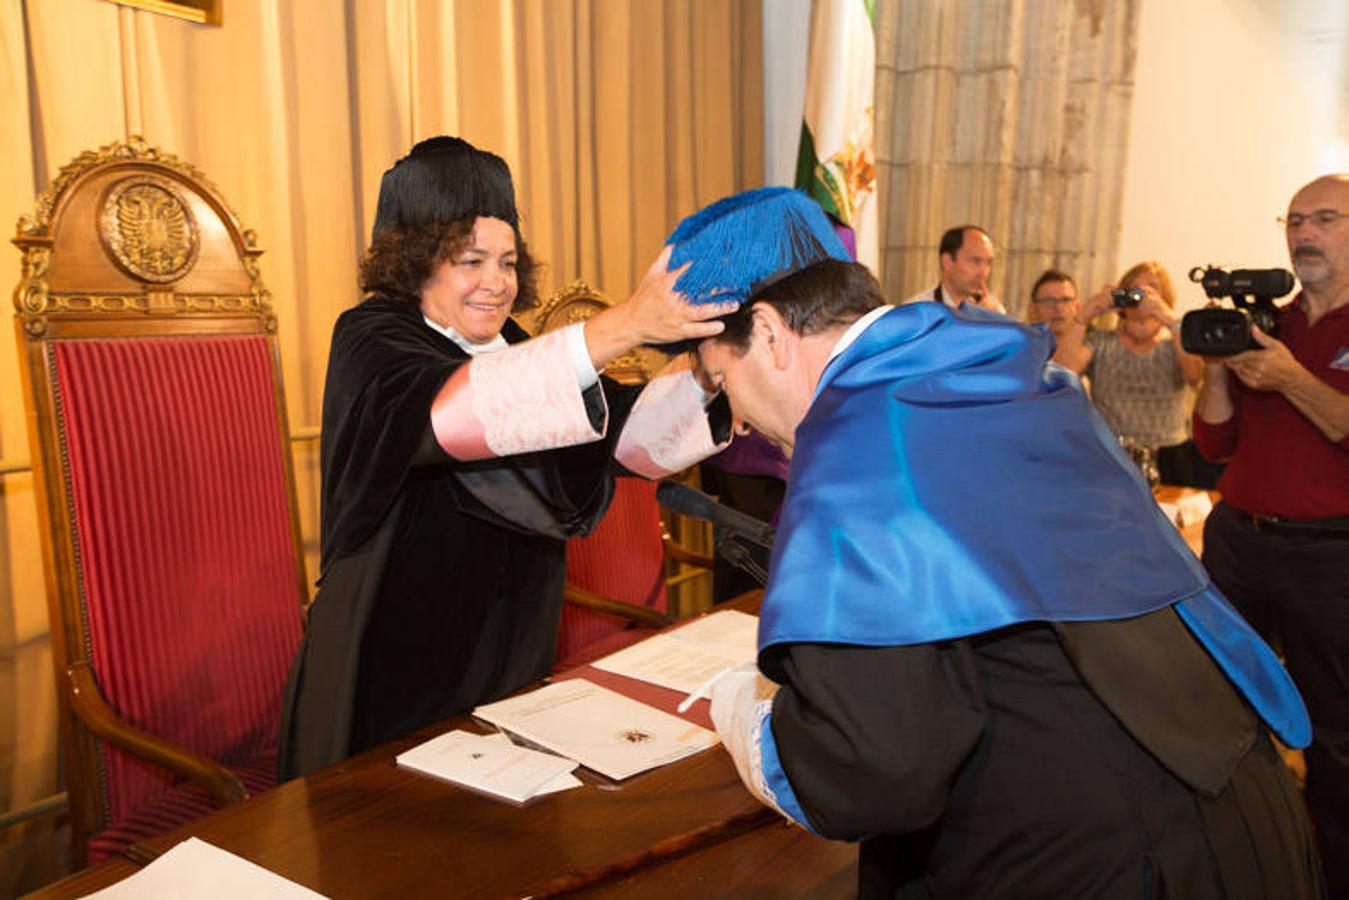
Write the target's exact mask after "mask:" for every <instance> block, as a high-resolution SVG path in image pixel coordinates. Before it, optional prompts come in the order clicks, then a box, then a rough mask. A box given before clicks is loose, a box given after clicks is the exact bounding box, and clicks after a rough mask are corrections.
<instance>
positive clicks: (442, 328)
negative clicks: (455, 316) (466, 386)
mask: <svg viewBox="0 0 1349 900" xmlns="http://www.w3.org/2000/svg"><path fill="white" fill-rule="evenodd" d="M422 319H423V321H425V322H426V324H427V325H430V326H431V327H432V328H434V329H435V330H436V331H438V332H440V333H441V334H443V335H445V337H447V338H449V339H450V340H452V341H454V342H455V343H456V344H458V345H459V349H460V350H463V351H464V352H465V353H467V354H468V355H469V356H477V355H478V354H479V353H495V352H496V351H498V350H505V349H506V347H507V346H509V345H508V344H507V343H506V339H505V338H504V337H502V336H501V333H500V332H498V333H497V336H496V337H494V338H492V339H491V340H490V341H485V342H483V343H481V344H475V343H473V342H472V341H470V340H469V339H468V338H466V337H464V336H463V335H462V334H460V333H459V332H457V331H455V330H454V329H453V328H450V327H449V326H448V325H437V324H436V323H435V322H432V321H431V320H430V319H428V318H427V317H426V316H422Z"/></svg>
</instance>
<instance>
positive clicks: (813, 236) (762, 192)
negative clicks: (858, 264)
mask: <svg viewBox="0 0 1349 900" xmlns="http://www.w3.org/2000/svg"><path fill="white" fill-rule="evenodd" d="M666 243H668V244H673V245H674V253H673V254H672V255H671V259H670V268H671V269H678V268H679V267H680V266H682V265H684V263H686V262H689V261H692V263H693V265H691V266H690V267H689V269H688V271H687V272H685V273H684V274H683V275H681V276H680V278H679V280H678V281H677V282H676V283H675V289H676V290H678V291H679V292H680V293H682V294H683V295H684V296H685V297H687V298H688V300H689V302H690V303H693V304H695V305H697V304H701V303H711V302H714V301H722V300H740V301H743V300H745V299H746V298H747V297H749V296H750V295H751V294H752V293H754V291H755V290H756V289H757V288H758V287H760V286H763V285H764V284H767V283H770V282H772V281H775V280H777V279H778V278H780V277H783V276H785V275H787V274H790V273H792V272H796V271H799V270H801V269H804V268H805V267H806V266H809V265H811V264H812V263H817V262H819V261H820V260H823V259H839V260H844V261H848V260H849V259H851V257H849V256H848V252H847V250H845V249H844V247H843V242H842V241H840V240H839V238H838V235H837V234H835V233H834V229H833V226H832V225H831V224H830V223H829V219H828V217H827V216H826V215H825V214H824V211H823V210H822V209H820V206H819V204H817V203H816V202H815V201H814V200H812V199H810V197H808V196H807V195H805V194H804V193H802V192H801V191H798V190H794V189H792V188H787V187H768V188H759V189H757V190H752V191H745V192H743V193H740V194H734V195H732V196H730V197H726V198H725V199H722V200H718V201H717V202H716V203H713V204H712V205H711V206H708V207H706V208H704V209H702V210H699V211H698V212H696V213H694V214H693V215H691V216H689V217H688V218H686V219H684V221H682V222H680V223H679V225H678V226H677V227H676V228H675V230H674V232H673V233H672V234H671V235H670V238H669V240H668V241H666Z"/></svg>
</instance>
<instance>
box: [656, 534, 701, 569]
mask: <svg viewBox="0 0 1349 900" xmlns="http://www.w3.org/2000/svg"><path fill="white" fill-rule="evenodd" d="M660 540H661V544H663V545H664V547H665V555H666V556H668V557H669V558H670V559H673V560H674V561H675V562H678V563H684V564H685V565H688V566H697V567H698V568H700V569H710V568H712V565H713V563H712V557H710V556H702V555H700V554H697V553H694V552H693V551H692V550H685V549H684V548H683V547H682V546H681V545H679V544H678V543H676V542H675V539H674V538H672V537H670V536H669V535H668V534H662V535H661V536H660Z"/></svg>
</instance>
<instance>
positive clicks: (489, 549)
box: [279, 138, 727, 780]
mask: <svg viewBox="0 0 1349 900" xmlns="http://www.w3.org/2000/svg"><path fill="white" fill-rule="evenodd" d="M667 259H668V254H663V255H662V257H661V258H660V259H658V260H657V261H656V263H655V264H654V265H653V266H652V267H651V269H650V270H649V271H648V272H647V274H646V276H645V278H644V279H643V282H642V284H641V285H640V286H639V288H638V290H637V291H636V293H634V294H633V296H632V297H631V298H629V299H628V300H627V301H625V302H624V303H621V304H619V305H617V306H614V307H612V308H610V309H608V310H606V311H604V312H602V313H600V314H598V315H597V316H595V317H594V318H592V319H590V320H588V321H587V322H586V323H585V324H584V325H579V324H578V325H574V326H572V327H571V328H568V329H566V330H564V331H561V332H556V333H553V334H549V335H545V336H543V337H540V338H537V339H533V340H530V339H528V335H527V334H526V333H525V332H524V331H523V330H522V329H521V328H520V327H519V326H518V325H517V324H516V323H515V322H514V321H513V320H512V319H510V318H509V316H510V314H511V312H513V311H519V310H521V309H527V308H529V307H530V306H532V305H533V304H534V302H535V294H534V284H533V265H532V261H531V260H530V257H529V255H528V251H527V249H526V247H525V245H524V242H523V240H522V239H521V238H520V234H519V229H518V220H517V214H516V209H515V199H514V190H513V187H512V184H511V179H510V172H509V169H507V167H506V164H505V162H504V161H502V160H501V159H500V158H499V157H497V156H495V155H493V154H490V153H485V152H483V151H480V150H477V149H476V148H474V147H472V146H471V145H469V144H467V143H466V142H464V141H462V140H459V139H457V138H435V139H432V140H430V141H424V142H422V143H420V144H418V145H417V146H416V147H414V148H413V150H412V152H411V153H410V154H409V155H408V156H407V157H406V158H404V159H403V160H400V161H399V162H398V163H397V164H396V165H395V166H394V167H393V168H391V169H390V170H389V171H388V172H386V173H385V176H384V179H383V182H382V184H381V187H380V200H379V207H378V211H377V215H376V223H375V229H374V239H373V242H372V246H371V248H370V251H369V253H368V254H367V256H366V258H365V259H364V260H363V262H362V267H361V287H362V289H363V290H364V291H365V292H366V294H367V295H368V296H367V299H365V300H364V301H363V302H362V303H361V304H360V305H358V306H356V307H355V308H353V309H350V310H348V311H347V312H345V313H344V314H343V315H342V316H341V317H340V318H339V319H338V321H337V324H336V326H335V327H334V330H333V340H332V349H331V353H330V357H329V363H328V375H327V381H326V384H325V388H324V401H323V438H322V440H323V444H322V481H323V486H322V566H321V568H322V572H321V576H320V580H319V593H318V596H317V597H316V598H315V601H314V603H313V605H312V606H311V608H310V612H309V621H308V626H307V629H306V634H305V639H304V643H303V645H302V646H301V648H300V651H299V653H298V655H297V657H296V660H295V663H294V665H293V667H292V671H291V675H290V680H289V683H288V685H287V692H286V706H285V710H284V715H283V721H282V733H281V752H280V759H279V774H280V777H281V779H282V780H285V779H286V778H290V777H294V776H296V775H301V774H306V773H308V772H311V771H314V770H315V769H317V768H320V767H322V766H324V765H328V764H331V763H334V762H337V761H340V760H342V759H345V758H346V757H347V756H349V755H351V754H352V753H355V752H358V751H360V750H363V749H366V748H368V747H372V746H375V745H377V744H380V743H383V742H385V741H388V740H391V739H393V738H396V737H399V736H402V735H404V734H407V733H408V732H410V731H413V730H415V729H417V728H420V727H423V726H425V725H428V724H430V723H432V722H435V721H437V720H439V719H442V718H445V717H447V716H450V715H454V714H457V713H462V712H466V711H468V710H471V709H472V708H473V707H475V706H477V705H478V704H481V703H484V702H487V701H490V700H493V699H496V698H498V697H501V696H503V695H505V694H508V693H510V692H512V691H515V690H518V689H519V688H522V687H524V686H525V685H527V684H529V683H530V682H532V681H536V680H538V679H539V678H541V677H542V676H544V675H545V674H547V673H548V671H549V670H550V667H551V664H552V660H553V655H554V649H555V645H556V634H557V628H558V622H559V618H560V614H561V603H562V585H563V578H564V575H565V558H564V553H565V540H566V539H567V538H569V537H573V536H576V535H580V534H584V533H586V532H588V531H589V530H590V529H592V528H594V527H595V525H596V524H598V522H599V519H600V517H601V516H602V515H603V514H604V511H605V509H606V508H607V505H608V503H609V500H610V497H611V495H612V490H613V482H612V478H613V475H614V472H615V470H616V469H619V468H626V469H628V470H631V471H634V472H638V473H640V474H643V475H647V476H649V477H650V476H659V475H660V474H662V473H663V472H666V471H673V470H675V469H678V468H681V467H682V466H683V465H687V464H689V463H691V462H694V461H696V458H697V456H698V455H699V454H706V453H710V452H712V451H713V450H714V449H715V446H716V444H717V443H718V439H714V438H713V437H712V431H713V429H712V426H711V425H710V424H709V419H708V417H707V415H706V414H704V413H703V404H704V403H705V402H706V400H707V399H708V398H707V396H706V395H705V394H704V393H703V392H702V391H701V390H700V389H699V388H698V387H697V386H696V384H695V383H694V382H693V381H692V375H691V374H690V373H689V372H688V371H687V366H685V367H684V368H685V371H682V372H679V371H672V372H670V374H669V375H668V377H667V378H666V382H665V390H664V393H663V394H662V400H661V402H660V403H648V404H646V406H645V407H643V406H642V404H641V403H640V402H638V398H637V395H636V392H635V390H634V389H630V388H624V387H622V386H619V385H617V384H616V383H614V382H612V381H610V380H608V379H604V378H600V377H597V376H596V375H595V372H596V371H597V370H599V369H601V368H602V367H603V366H604V365H605V364H606V363H607V362H608V361H610V360H612V359H614V358H616V357H617V356H619V355H620V354H622V353H624V352H627V351H628V350H630V349H632V348H633V347H635V346H638V345H640V344H644V343H663V342H671V341H676V340H682V339H687V338H694V337H698V336H701V335H705V334H709V333H715V332H716V331H718V330H719V329H720V327H721V326H720V325H719V324H717V323H712V322H709V321H706V320H708V319H711V318H713V317H714V316H716V315H721V314H724V313H725V312H726V311H727V310H726V309H724V308H721V307H715V308H713V307H701V308H695V307H690V306H688V305H686V304H685V303H683V302H682V301H681V300H680V298H679V295H678V294H676V293H674V291H673V288H672V285H673V282H674V278H675V276H676V274H677V273H669V272H667V271H666V261H667ZM673 368H674V369H678V368H680V367H679V366H677V365H676V366H674V367H673ZM681 379H682V380H681ZM684 382H688V384H685V383H684ZM672 386H673V388H674V389H673V391H671V389H670V388H671V387H672ZM672 395H673V396H676V397H680V398H684V402H685V405H689V404H691V405H692V406H693V412H692V413H690V411H689V410H686V409H682V408H680V404H679V402H675V401H670V400H669V399H668V398H669V397H670V396H672ZM634 409H636V412H634ZM630 420H631V421H630ZM637 421H640V422H641V427H639V428H631V429H628V431H627V432H625V430H624V427H625V425H629V424H633V423H635V422H637ZM662 421H668V422H669V423H670V427H671V428H675V429H683V430H684V431H686V432H687V431H689V429H693V431H694V433H695V439H694V440H692V441H688V440H684V441H677V442H671V441H669V440H662V437H661V435H660V431H661V423H662ZM698 429H701V431H700V432H699V431H698ZM717 430H718V431H720V432H722V435H721V437H722V438H723V439H724V436H725V434H724V432H725V426H724V425H723V426H722V427H721V428H719V429H717ZM664 437H666V438H668V435H666V436H664ZM672 443H678V444H680V445H681V446H682V447H684V448H689V447H693V448H696V449H695V452H694V458H690V459H683V458H680V459H675V458H673V457H670V455H669V453H668V450H666V449H662V448H668V446H670V445H671V444H672Z"/></svg>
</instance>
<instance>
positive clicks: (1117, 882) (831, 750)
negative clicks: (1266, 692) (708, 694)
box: [760, 608, 1321, 900]
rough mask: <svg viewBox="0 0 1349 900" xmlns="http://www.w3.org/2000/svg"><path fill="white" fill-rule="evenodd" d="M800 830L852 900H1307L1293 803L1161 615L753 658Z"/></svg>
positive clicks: (1224, 697) (1309, 866) (1245, 718)
mask: <svg viewBox="0 0 1349 900" xmlns="http://www.w3.org/2000/svg"><path fill="white" fill-rule="evenodd" d="M760 664H761V665H763V666H764V667H765V671H766V672H771V673H772V674H773V677H774V678H775V679H778V678H780V679H781V680H782V682H783V686H782V688H781V689H780V690H779V692H778V694H777V695H776V697H775V699H774V703H773V714H772V718H771V720H770V722H771V726H772V729H773V737H774V741H775V743H776V746H777V750H778V754H779V758H780V760H781V762H782V766H783V769H784V771H785V772H786V774H787V776H788V778H789V779H790V781H791V784H792V787H793V790H794V792H795V794H796V797H797V799H798V801H799V802H800V804H801V808H802V811H803V812H804V813H805V814H806V817H807V819H808V820H809V823H810V825H811V826H812V827H813V828H814V829H816V830H817V831H818V832H820V833H821V834H823V835H825V836H826V837H831V838H838V839H849V840H860V841H861V851H860V855H859V873H860V885H859V893H860V895H861V896H863V897H899V898H905V900H914V898H946V897H949V898H966V897H980V898H998V897H1027V898H1031V897H1034V898H1038V897H1120V898H1125V897H1128V898H1144V897H1152V898H1161V897H1173V898H1192V897H1230V898H1244V897H1249V898H1281V900H1282V898H1288V900H1292V898H1314V897H1319V896H1321V883H1320V875H1319V866H1318V863H1317V860H1316V857H1315V854H1314V853H1313V851H1312V843H1311V838H1310V835H1309V832H1308V828H1307V822H1306V816H1305V813H1304V811H1303V809H1302V804H1301V799H1300V797H1299V796H1298V794H1297V791H1296V789H1295V788H1294V786H1293V785H1292V781H1291V779H1290V777H1289V775H1288V772H1287V770H1286V769H1285V767H1284V766H1283V763H1282V761H1281V760H1280V759H1279V757H1278V754H1277V753H1276V752H1275V750H1274V748H1273V746H1272V744H1271V742H1270V739H1269V736H1268V734H1267V733H1266V731H1265V729H1264V727H1263V725H1262V724H1261V723H1260V722H1259V720H1258V719H1257V718H1256V716H1255V714H1254V713H1253V712H1252V710H1251V709H1250V707H1249V706H1248V705H1247V704H1246V703H1245V701H1244V700H1243V699H1241V697H1240V696H1239V695H1238V694H1237V692H1236V691H1234V690H1233V689H1232V687H1231V685H1230V684H1229V683H1228V681H1227V680H1226V678H1225V677H1224V676H1223V674H1222V672H1221V670H1219V669H1218V668H1217V666H1215V665H1214V664H1213V663H1212V661H1211V660H1210V659H1209V658H1208V656H1207V655H1206V654H1205V652H1204V651H1203V650H1202V649H1201V648H1200V647H1199V646H1198V645H1197V644H1196V643H1195V641H1194V639H1193V638H1192V637H1190V635H1189V633H1188V631H1187V630H1186V629H1185V627H1184V625H1182V623H1181V622H1180V620H1179V618H1178V617H1177V616H1176V614H1175V613H1174V611H1173V610H1171V609H1170V608H1167V609H1163V610H1160V611H1158V612H1154V613H1151V614H1148V615H1144V616H1140V617H1137V618H1135V619H1130V620H1124V621H1105V622H1080V623H1059V624H1052V625H1051V624H1043V623H1029V624H1026V625H1019V626H1013V627H1010V628H1006V629H1002V630H1000V631H997V632H993V633H990V634H984V635H978V636H975V637H971V638H965V639H961V640H954V641H945V642H941V643H935V644H922V645H916V646H907V647H881V648H870V647H856V646H846V645H838V644H834V645H825V644H788V645H782V646H779V647H775V648H771V649H770V650H769V651H768V652H767V653H766V654H765V655H764V656H762V657H761V659H760Z"/></svg>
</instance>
